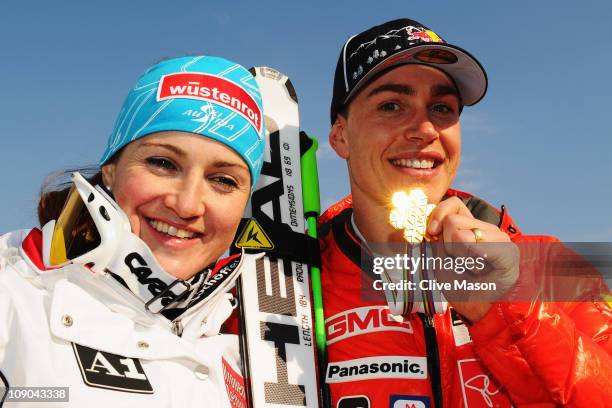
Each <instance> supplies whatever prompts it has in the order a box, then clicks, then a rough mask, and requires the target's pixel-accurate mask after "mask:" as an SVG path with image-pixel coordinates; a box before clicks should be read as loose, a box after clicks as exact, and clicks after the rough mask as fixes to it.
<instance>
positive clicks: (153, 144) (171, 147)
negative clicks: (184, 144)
mask: <svg viewBox="0 0 612 408" xmlns="http://www.w3.org/2000/svg"><path fill="white" fill-rule="evenodd" d="M141 146H143V147H161V148H163V149H168V150H170V151H172V152H174V153H175V154H177V155H178V156H179V157H185V156H187V153H186V152H185V151H184V150H182V149H179V148H178V147H176V146H174V145H171V144H166V143H156V142H144V143H143V144H142V145H141Z"/></svg>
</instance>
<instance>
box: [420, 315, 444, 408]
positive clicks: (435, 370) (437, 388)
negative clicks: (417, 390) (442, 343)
mask: <svg viewBox="0 0 612 408" xmlns="http://www.w3.org/2000/svg"><path fill="white" fill-rule="evenodd" d="M419 317H420V318H421V322H422V323H423V332H424V334H425V350H426V352H427V371H429V381H430V383H431V393H432V395H433V399H434V405H435V407H436V408H442V376H441V375H440V354H439V352H438V340H437V338H436V328H435V327H434V320H433V318H432V317H431V316H428V315H425V314H423V313H419Z"/></svg>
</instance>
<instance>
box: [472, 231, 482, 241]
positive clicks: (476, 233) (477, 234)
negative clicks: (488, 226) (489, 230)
mask: <svg viewBox="0 0 612 408" xmlns="http://www.w3.org/2000/svg"><path fill="white" fill-rule="evenodd" d="M472 232H473V233H474V239H475V240H476V242H480V241H482V230H481V229H480V228H472Z"/></svg>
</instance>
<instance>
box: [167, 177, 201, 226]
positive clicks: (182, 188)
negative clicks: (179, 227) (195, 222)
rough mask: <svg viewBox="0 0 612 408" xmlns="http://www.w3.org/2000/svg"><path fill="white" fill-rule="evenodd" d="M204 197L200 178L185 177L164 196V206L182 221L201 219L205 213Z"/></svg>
mask: <svg viewBox="0 0 612 408" xmlns="http://www.w3.org/2000/svg"><path fill="white" fill-rule="evenodd" d="M205 195H206V193H205V186H204V179H203V178H202V177H193V176H190V177H186V178H184V179H183V180H181V181H180V182H178V183H177V185H176V189H175V191H173V192H172V193H171V194H168V195H167V196H166V206H167V207H169V208H171V209H172V210H174V212H175V213H176V215H178V216H179V217H181V218H183V219H189V218H194V217H201V216H203V215H204V212H205V211H206V205H205Z"/></svg>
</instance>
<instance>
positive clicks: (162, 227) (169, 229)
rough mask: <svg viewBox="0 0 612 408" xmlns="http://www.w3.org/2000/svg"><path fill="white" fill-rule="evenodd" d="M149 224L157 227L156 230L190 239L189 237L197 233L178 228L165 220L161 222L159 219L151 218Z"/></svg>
mask: <svg viewBox="0 0 612 408" xmlns="http://www.w3.org/2000/svg"><path fill="white" fill-rule="evenodd" d="M149 224H151V226H152V227H153V228H155V230H156V231H159V232H162V233H164V234H167V235H170V236H172V237H177V238H187V239H189V238H193V237H194V236H195V235H196V233H195V232H191V231H186V230H183V229H180V228H176V227H173V226H172V225H168V224H166V223H165V222H161V221H158V220H149Z"/></svg>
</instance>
